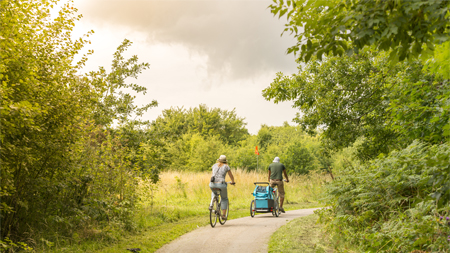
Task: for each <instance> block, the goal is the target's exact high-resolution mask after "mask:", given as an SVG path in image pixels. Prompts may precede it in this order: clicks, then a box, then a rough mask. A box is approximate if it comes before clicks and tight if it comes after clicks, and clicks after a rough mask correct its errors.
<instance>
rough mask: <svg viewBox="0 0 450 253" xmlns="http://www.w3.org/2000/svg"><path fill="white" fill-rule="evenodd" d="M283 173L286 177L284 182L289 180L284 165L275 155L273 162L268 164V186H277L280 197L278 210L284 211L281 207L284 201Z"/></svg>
mask: <svg viewBox="0 0 450 253" xmlns="http://www.w3.org/2000/svg"><path fill="white" fill-rule="evenodd" d="M283 174H284V177H285V178H286V182H289V178H288V176H287V173H286V167H285V166H284V164H282V163H281V162H280V158H279V157H275V159H273V162H272V163H271V164H270V165H269V180H268V181H269V183H270V187H272V188H274V187H275V186H277V187H278V196H279V197H280V211H281V212H282V213H285V211H284V208H283V201H284V184H283Z"/></svg>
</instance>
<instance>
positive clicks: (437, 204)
mask: <svg viewBox="0 0 450 253" xmlns="http://www.w3.org/2000/svg"><path fill="white" fill-rule="evenodd" d="M449 159H450V146H449V145H448V143H447V144H440V145H432V146H428V145H425V144H421V143H420V142H414V143H413V144H411V145H410V146H408V147H407V148H405V149H403V150H400V151H397V152H392V153H391V154H390V155H388V156H385V157H380V158H378V159H376V160H374V161H372V162H370V163H368V164H367V165H364V166H359V167H355V168H354V169H347V170H345V171H340V176H339V177H338V179H337V180H335V181H334V182H333V184H330V185H328V187H327V192H328V198H327V201H326V202H327V203H326V204H327V205H328V206H330V207H331V208H330V209H326V210H325V209H324V210H322V211H320V212H319V214H320V216H321V220H322V221H323V222H327V223H328V224H327V226H328V229H329V231H330V232H333V233H334V234H335V236H336V238H340V239H344V240H346V241H348V242H350V243H352V244H354V245H358V247H359V249H360V250H361V251H364V252H393V251H395V252H411V251H413V250H416V249H417V250H425V251H431V252H446V251H448V250H449V249H450V245H449V243H448V241H447V238H448V236H450V226H448V224H446V223H444V221H443V220H442V218H440V217H441V216H443V217H446V216H447V217H448V216H450V213H449V210H450V209H449V208H450V205H449V203H450V185H449V184H448V182H450V160H449Z"/></svg>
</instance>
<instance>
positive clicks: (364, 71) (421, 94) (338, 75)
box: [263, 50, 449, 159]
mask: <svg viewBox="0 0 450 253" xmlns="http://www.w3.org/2000/svg"><path fill="white" fill-rule="evenodd" d="M376 55H377V52H371V51H370V50H367V51H364V52H360V54H358V55H353V56H342V57H331V58H327V59H324V60H323V61H317V60H315V59H314V60H312V61H310V62H309V63H308V64H307V65H306V66H305V67H304V68H302V67H299V73H298V74H294V75H292V76H291V77H284V76H283V75H282V73H278V74H277V78H276V79H275V80H274V81H273V82H272V84H271V85H270V87H268V88H266V89H265V90H264V91H263V96H264V97H265V98H266V99H267V100H271V99H273V100H274V102H275V103H277V102H279V101H294V106H295V107H297V108H299V109H300V110H301V111H302V112H303V115H302V116H301V117H300V116H298V117H297V118H295V121H296V122H298V123H299V124H300V125H301V126H302V127H303V129H305V130H306V131H307V132H310V133H313V132H314V130H316V129H317V128H318V127H322V128H323V134H322V136H323V143H324V144H326V145H327V146H328V148H329V149H331V150H339V149H342V148H344V147H347V146H349V145H351V144H352V143H353V142H355V141H356V139H357V138H358V137H361V136H363V137H366V138H365V142H363V144H362V145H361V147H362V149H360V151H361V152H360V154H359V156H360V158H362V159H370V158H373V157H375V156H377V155H378V154H379V153H387V152H389V150H391V149H392V148H396V147H397V148H401V147H404V146H405V145H408V144H409V143H410V142H411V141H412V140H413V139H415V138H419V139H422V140H425V141H428V142H431V143H438V142H440V141H443V140H444V139H445V138H446V137H445V136H448V133H446V132H445V131H446V129H447V128H448V126H447V125H449V123H448V119H449V113H448V110H445V108H447V107H448V105H446V100H447V99H448V82H447V81H445V80H443V79H442V78H440V77H439V76H435V75H433V74H431V73H429V72H427V71H426V70H424V69H423V65H422V64H421V63H420V62H413V63H401V64H397V65H395V66H391V65H389V64H387V62H388V59H387V57H386V56H383V54H381V55H380V56H376ZM446 94H447V95H446ZM411 95H413V96H411ZM406 101H408V102H406ZM413 111H416V112H417V113H412V112H413ZM418 112H420V113H418ZM432 119H434V120H432ZM430 136H433V137H432V138H431V137H430Z"/></svg>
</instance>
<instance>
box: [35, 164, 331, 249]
mask: <svg viewBox="0 0 450 253" xmlns="http://www.w3.org/2000/svg"><path fill="white" fill-rule="evenodd" d="M232 172H233V175H234V178H235V181H236V185H235V186H231V185H229V186H228V197H229V200H230V216H229V218H230V219H234V218H239V217H244V216H249V215H250V210H249V209H250V202H251V200H252V199H253V195H252V192H253V190H254V187H255V185H254V184H253V183H254V182H266V181H267V173H261V172H254V171H253V172H248V171H244V170H240V169H232ZM160 178H161V180H160V181H159V182H158V183H157V184H152V183H150V182H148V181H144V180H141V181H140V182H139V184H138V189H137V194H138V196H139V198H138V199H139V202H138V209H137V211H136V212H134V219H135V220H134V222H133V224H136V225H137V227H136V228H137V229H136V231H135V232H136V233H131V234H127V233H125V232H124V231H122V232H120V231H115V230H111V231H107V229H105V230H104V231H96V232H97V235H98V236H88V237H83V238H79V239H77V240H72V243H65V244H61V245H59V244H57V245H54V246H45V245H42V247H41V248H39V249H36V252H102V253H103V252H108V253H112V252H123V251H124V249H126V248H135V247H138V248H141V249H142V251H145V252H154V251H155V250H156V249H158V248H160V247H161V246H162V245H164V244H165V243H168V242H170V241H171V240H173V239H175V238H176V237H178V236H180V235H182V234H184V233H187V232H189V231H191V230H193V229H195V228H197V227H198V226H203V225H207V224H208V222H209V218H208V216H209V210H208V205H209V202H210V198H211V190H210V189H209V180H210V178H211V173H210V172H187V171H167V172H163V173H161V174H160ZM289 180H290V182H289V183H285V189H286V200H285V205H284V207H285V209H286V210H293V209H299V208H309V207H317V206H320V204H319V203H318V199H320V198H321V197H322V196H321V194H322V186H323V185H324V183H325V182H327V181H329V180H330V178H329V176H325V175H320V174H311V175H309V176H295V175H291V176H290V177H289ZM227 181H230V180H229V178H228V176H227ZM80 236H81V235H80Z"/></svg>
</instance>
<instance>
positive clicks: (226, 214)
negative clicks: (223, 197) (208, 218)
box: [219, 201, 230, 225]
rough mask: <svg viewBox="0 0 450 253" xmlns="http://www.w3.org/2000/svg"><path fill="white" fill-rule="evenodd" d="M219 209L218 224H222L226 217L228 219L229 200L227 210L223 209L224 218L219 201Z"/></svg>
mask: <svg viewBox="0 0 450 253" xmlns="http://www.w3.org/2000/svg"><path fill="white" fill-rule="evenodd" d="M219 209H220V212H219V222H220V225H223V224H225V222H226V221H227V219H228V213H229V212H230V201H228V206H227V210H226V211H225V219H223V218H222V213H223V209H222V205H221V203H219Z"/></svg>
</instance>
